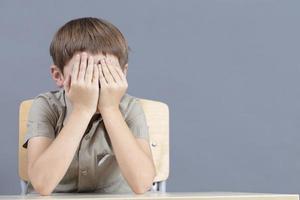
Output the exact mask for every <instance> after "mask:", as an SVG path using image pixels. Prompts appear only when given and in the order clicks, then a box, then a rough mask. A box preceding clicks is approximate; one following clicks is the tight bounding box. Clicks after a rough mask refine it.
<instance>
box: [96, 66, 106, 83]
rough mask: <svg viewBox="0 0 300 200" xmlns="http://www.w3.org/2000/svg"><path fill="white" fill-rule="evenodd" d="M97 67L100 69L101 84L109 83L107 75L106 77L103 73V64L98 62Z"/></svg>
mask: <svg viewBox="0 0 300 200" xmlns="http://www.w3.org/2000/svg"><path fill="white" fill-rule="evenodd" d="M97 67H98V71H99V81H100V85H101V86H102V85H104V86H105V85H107V81H106V79H105V77H104V75H103V70H102V66H101V64H98V65H97Z"/></svg>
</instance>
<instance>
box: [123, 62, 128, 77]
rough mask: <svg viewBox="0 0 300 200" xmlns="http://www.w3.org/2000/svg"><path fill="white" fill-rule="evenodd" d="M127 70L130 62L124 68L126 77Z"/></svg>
mask: <svg viewBox="0 0 300 200" xmlns="http://www.w3.org/2000/svg"><path fill="white" fill-rule="evenodd" d="M127 71H128V63H127V64H126V65H125V66H124V70H123V73H124V74H125V76H126V77H127Z"/></svg>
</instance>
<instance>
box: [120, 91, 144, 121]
mask: <svg viewBox="0 0 300 200" xmlns="http://www.w3.org/2000/svg"><path fill="white" fill-rule="evenodd" d="M120 109H121V112H122V113H123V114H124V116H125V118H126V119H127V120H130V119H133V118H135V117H136V116H138V115H143V114H144V110H143V107H142V104H141V99H140V98H138V97H136V96H133V95H130V94H128V93H125V94H124V96H123V97H122V100H121V103H120Z"/></svg>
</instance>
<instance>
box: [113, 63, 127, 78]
mask: <svg viewBox="0 0 300 200" xmlns="http://www.w3.org/2000/svg"><path fill="white" fill-rule="evenodd" d="M115 70H116V71H117V73H118V75H119V77H120V79H121V80H122V81H126V76H125V74H124V72H123V70H122V69H121V67H120V66H119V67H116V69H115Z"/></svg>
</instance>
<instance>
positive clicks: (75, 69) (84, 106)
mask: <svg viewBox="0 0 300 200" xmlns="http://www.w3.org/2000/svg"><path fill="white" fill-rule="evenodd" d="M73 59H74V60H73V62H72V63H73V64H72V65H73V66H72V71H71V73H70V75H68V76H67V78H66V80H65V81H64V89H65V91H66V95H67V97H68V98H69V99H70V101H71V103H72V106H73V109H77V110H79V111H80V112H86V113H87V114H89V115H90V116H92V115H93V114H94V113H95V112H96V110H97V103H98V97H99V70H98V67H97V65H96V64H94V58H93V56H91V55H88V54H87V53H85V52H83V53H81V54H76V55H74V57H73Z"/></svg>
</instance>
